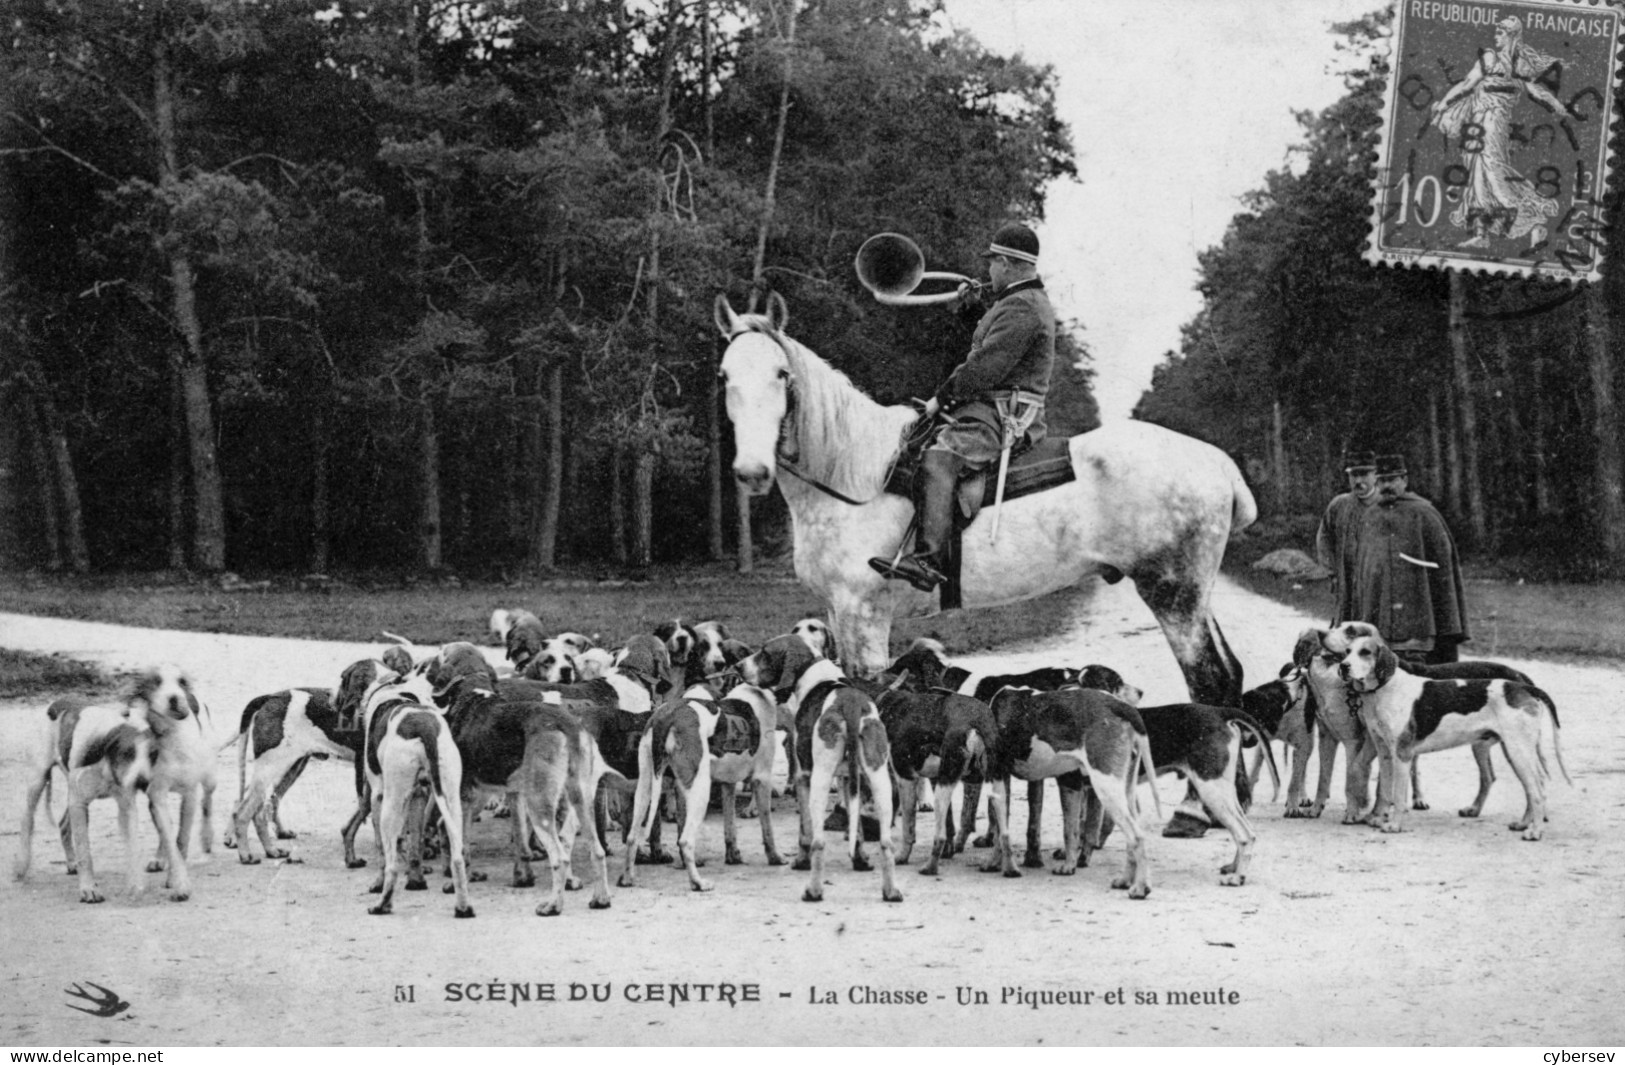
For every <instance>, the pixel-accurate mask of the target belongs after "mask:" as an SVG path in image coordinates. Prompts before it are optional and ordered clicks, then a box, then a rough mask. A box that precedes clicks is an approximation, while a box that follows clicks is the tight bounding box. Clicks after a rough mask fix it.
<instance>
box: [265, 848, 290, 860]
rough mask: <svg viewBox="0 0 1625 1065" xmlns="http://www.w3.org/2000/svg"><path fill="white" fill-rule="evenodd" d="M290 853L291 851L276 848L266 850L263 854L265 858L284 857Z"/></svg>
mask: <svg viewBox="0 0 1625 1065" xmlns="http://www.w3.org/2000/svg"><path fill="white" fill-rule="evenodd" d="M290 853H292V852H291V851H285V850H281V849H278V850H274V851H266V852H265V856H266V857H267V858H286V857H288V855H289V854H290Z"/></svg>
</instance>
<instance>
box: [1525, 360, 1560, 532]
mask: <svg viewBox="0 0 1625 1065" xmlns="http://www.w3.org/2000/svg"><path fill="white" fill-rule="evenodd" d="M1529 369H1530V373H1531V375H1532V376H1533V379H1534V387H1533V388H1532V389H1531V391H1530V393H1529V395H1530V396H1531V397H1532V399H1533V402H1531V403H1530V408H1531V410H1530V422H1531V424H1530V427H1529V461H1530V465H1531V466H1532V467H1533V469H1534V479H1535V516H1536V517H1540V518H1546V517H1550V516H1551V515H1552V513H1553V512H1554V511H1555V510H1556V509H1557V506H1556V501H1555V500H1554V499H1553V496H1552V476H1551V471H1550V470H1549V469H1548V468H1547V461H1546V448H1547V443H1546V425H1547V421H1548V418H1549V416H1550V414H1549V412H1550V409H1551V402H1552V401H1551V397H1549V396H1548V395H1547V394H1546V391H1545V386H1546V360H1545V359H1544V358H1541V357H1539V356H1537V357H1536V358H1535V359H1534V361H1533V363H1532V364H1531V365H1530V368H1529Z"/></svg>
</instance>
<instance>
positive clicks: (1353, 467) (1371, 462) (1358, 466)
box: [1343, 451, 1377, 473]
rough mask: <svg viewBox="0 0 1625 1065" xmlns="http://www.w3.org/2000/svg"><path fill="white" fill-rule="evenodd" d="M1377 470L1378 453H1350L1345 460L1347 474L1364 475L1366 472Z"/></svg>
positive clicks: (1344, 467)
mask: <svg viewBox="0 0 1625 1065" xmlns="http://www.w3.org/2000/svg"><path fill="white" fill-rule="evenodd" d="M1376 468H1377V453H1376V452H1375V451H1350V452H1349V453H1348V455H1347V456H1345V457H1344V459H1343V471H1344V472H1345V473H1363V472H1365V471H1366V470H1374V469H1376Z"/></svg>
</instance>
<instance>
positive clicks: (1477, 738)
mask: <svg viewBox="0 0 1625 1065" xmlns="http://www.w3.org/2000/svg"><path fill="white" fill-rule="evenodd" d="M1338 671H1339V673H1340V674H1341V676H1342V678H1343V680H1344V682H1345V683H1346V684H1347V686H1348V694H1349V700H1350V702H1351V703H1353V704H1355V710H1356V712H1357V713H1358V715H1359V718H1360V721H1361V723H1362V724H1363V725H1364V726H1365V728H1366V730H1367V731H1368V732H1369V733H1370V736H1371V738H1372V740H1373V741H1374V742H1375V744H1376V747H1377V751H1378V755H1379V757H1380V758H1382V759H1383V761H1384V762H1385V763H1388V766H1389V769H1390V771H1389V772H1388V773H1385V774H1383V778H1384V780H1385V781H1386V782H1387V786H1388V787H1391V789H1392V795H1391V796H1383V795H1379V798H1378V803H1377V805H1378V808H1379V813H1381V815H1382V820H1381V828H1382V830H1383V831H1384V832H1402V831H1404V815H1405V812H1406V811H1407V810H1408V809H1409V808H1410V795H1409V784H1410V773H1409V770H1410V766H1411V762H1412V760H1413V759H1414V758H1415V757H1416V756H1417V755H1418V754H1424V753H1426V752H1428V751H1439V750H1444V749H1445V748H1447V747H1460V746H1463V745H1466V744H1470V743H1479V742H1481V741H1483V740H1486V739H1488V738H1491V737H1494V738H1496V739H1498V740H1499V741H1500V743H1501V749H1502V750H1503V751H1505V752H1506V756H1507V761H1508V762H1510V763H1511V764H1512V772H1513V773H1515V774H1516V775H1517V777H1518V782H1519V783H1520V784H1522V785H1523V791H1524V799H1525V809H1524V815H1523V817H1522V818H1521V819H1519V820H1517V821H1514V822H1512V823H1511V824H1510V825H1508V826H1507V827H1508V828H1510V829H1512V830H1513V831H1514V832H1522V833H1523V838H1524V839H1526V840H1531V841H1533V840H1538V839H1540V837H1541V834H1542V833H1543V832H1544V831H1545V822H1546V779H1547V777H1549V776H1551V766H1552V763H1553V762H1555V763H1556V765H1557V767H1558V769H1559V770H1561V771H1562V773H1563V778H1564V779H1565V780H1568V779H1569V774H1568V769H1567V768H1566V767H1565V766H1564V765H1563V752H1562V748H1561V746H1560V744H1559V742H1558V721H1557V706H1556V704H1554V703H1553V702H1552V697H1551V696H1550V695H1548V694H1546V693H1545V692H1544V691H1542V690H1541V689H1539V688H1537V687H1535V686H1534V685H1531V684H1520V683H1518V682H1517V681H1509V680H1428V679H1426V678H1424V677H1420V676H1417V675H1415V674H1412V673H1406V672H1404V671H1403V670H1401V669H1400V668H1399V658H1398V656H1397V655H1395V654H1394V652H1393V650H1392V649H1391V648H1390V647H1389V646H1388V645H1387V643H1386V642H1384V640H1383V638H1382V637H1381V636H1380V635H1363V636H1358V637H1355V638H1354V639H1352V640H1350V641H1349V646H1348V650H1347V651H1346V652H1344V654H1343V657H1342V659H1341V661H1340V662H1339V663H1338ZM1570 783H1571V784H1572V783H1573V782H1572V781H1570Z"/></svg>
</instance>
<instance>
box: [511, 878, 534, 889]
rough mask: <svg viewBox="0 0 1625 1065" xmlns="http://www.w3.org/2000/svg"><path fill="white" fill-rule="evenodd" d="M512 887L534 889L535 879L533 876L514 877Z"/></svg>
mask: <svg viewBox="0 0 1625 1065" xmlns="http://www.w3.org/2000/svg"><path fill="white" fill-rule="evenodd" d="M513 886H514V887H535V886H536V877H535V876H534V875H532V876H516V877H514V878H513Z"/></svg>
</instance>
